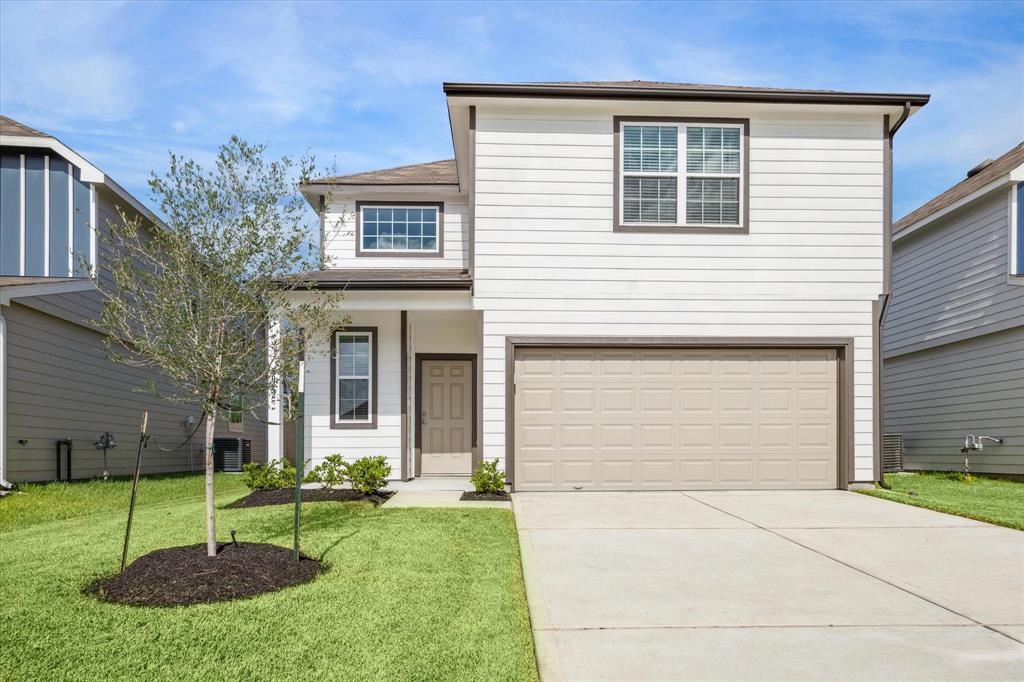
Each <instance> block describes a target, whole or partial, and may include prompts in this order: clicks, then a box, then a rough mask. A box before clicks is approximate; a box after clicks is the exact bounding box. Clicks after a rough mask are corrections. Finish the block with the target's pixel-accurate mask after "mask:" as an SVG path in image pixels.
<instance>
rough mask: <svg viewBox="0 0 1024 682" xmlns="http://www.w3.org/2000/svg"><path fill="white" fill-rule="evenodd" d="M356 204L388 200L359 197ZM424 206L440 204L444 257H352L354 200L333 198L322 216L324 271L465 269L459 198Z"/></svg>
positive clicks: (462, 212)
mask: <svg viewBox="0 0 1024 682" xmlns="http://www.w3.org/2000/svg"><path fill="white" fill-rule="evenodd" d="M420 199H422V197H420V198H419V199H417V198H412V197H403V198H402V201H417V200H420ZM359 200H360V201H373V202H375V203H377V202H379V203H382V204H386V203H388V202H389V201H391V200H392V198H391V197H387V198H378V197H377V196H364V197H359ZM423 201H424V203H437V202H439V201H443V202H444V232H443V235H444V255H443V257H441V258H430V257H413V258H401V257H395V258H389V257H384V256H356V199H355V198H350V197H334V198H332V199H331V201H330V202H328V203H327V211H326V214H325V216H324V256H325V258H326V260H327V267H329V268H337V269H347V268H462V269H465V268H468V267H469V256H468V254H469V246H468V243H469V236H468V232H467V231H466V216H467V214H468V212H469V207H468V205H467V203H466V200H465V199H462V198H457V197H456V198H453V197H448V198H435V199H429V200H423Z"/></svg>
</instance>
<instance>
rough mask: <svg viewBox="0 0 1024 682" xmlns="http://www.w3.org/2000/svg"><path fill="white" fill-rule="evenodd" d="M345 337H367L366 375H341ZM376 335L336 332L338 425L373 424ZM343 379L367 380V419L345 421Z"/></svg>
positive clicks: (335, 378) (336, 417) (335, 360)
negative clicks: (342, 403)
mask: <svg viewBox="0 0 1024 682" xmlns="http://www.w3.org/2000/svg"><path fill="white" fill-rule="evenodd" d="M344 336H348V337H353V336H365V337H366V338H367V341H368V345H367V349H366V352H367V353H368V357H369V359H368V361H367V363H366V374H365V375H362V374H342V373H341V338H342V337H344ZM374 341H375V339H374V333H373V332H369V331H336V332H334V370H335V376H334V379H333V381H334V383H335V386H336V388H335V391H334V393H335V395H334V421H336V422H337V423H338V424H344V425H349V424H372V423H373V415H374V407H375V406H374V404H373V369H374V368H373V363H374V353H373V344H374ZM343 379H366V419H345V418H343V417H342V415H341V381H342V380H343Z"/></svg>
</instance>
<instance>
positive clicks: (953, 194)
mask: <svg viewBox="0 0 1024 682" xmlns="http://www.w3.org/2000/svg"><path fill="white" fill-rule="evenodd" d="M1022 163H1024V142H1021V143H1020V144H1018V145H1017V146H1016V147H1014V148H1013V149H1011V150H1010V151H1008V152H1006V153H1005V154H1003V155H1002V156H1000V157H999V158H998V159H996V160H995V161H993V162H992V163H990V164H989V165H988V166H985V167H984V168H983V169H981V170H980V171H978V172H977V173H975V174H974V175H972V176H971V177H969V178H966V179H964V180H961V181H960V182H958V183H957V184H955V185H953V186H952V187H950V188H949V189H947V190H946V191H945V192H943V193H942V194H940V195H939V196H937V197H935V198H934V199H932V200H931V201H928V202H926V203H924V204H922V205H921V206H920V207H918V208H916V209H914V210H913V211H911V212H910V213H908V214H907V215H905V216H903V217H902V218H900V219H899V220H898V221H896V223H895V225H893V231H894V232H899V231H900V230H902V229H903V228H905V227H907V226H909V225H913V224H914V223H916V222H918V221H919V220H922V219H924V218H927V217H928V216H930V215H932V214H933V213H937V212H939V211H941V210H942V209H944V208H946V207H947V206H949V205H951V204H955V203H956V202H957V201H960V200H961V199H963V198H964V197H966V196H967V195H969V194H970V193H971V192H974V191H976V190H978V189H981V188H982V187H984V186H985V185H987V184H988V183H990V182H992V181H993V180H995V179H997V178H999V177H1000V176H1003V175H1006V174H1007V173H1009V172H1010V171H1012V170H1013V169H1014V168H1016V167H1017V166H1019V165H1021V164H1022Z"/></svg>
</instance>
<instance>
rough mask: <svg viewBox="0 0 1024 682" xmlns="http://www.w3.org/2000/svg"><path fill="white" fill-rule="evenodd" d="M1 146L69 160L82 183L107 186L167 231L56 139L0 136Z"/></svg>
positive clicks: (132, 200) (127, 195)
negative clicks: (34, 149)
mask: <svg viewBox="0 0 1024 682" xmlns="http://www.w3.org/2000/svg"><path fill="white" fill-rule="evenodd" d="M0 146H5V147H32V148H36V149H49V150H51V151H53V152H55V153H57V154H59V155H60V156H62V157H64V158H65V159H67V160H68V161H69V162H71V163H72V164H73V165H74V166H76V167H77V168H78V169H79V171H80V176H79V177H80V178H81V180H82V182H89V183H93V184H100V185H105V186H106V187H109V188H110V191H112V192H113V193H114V194H116V195H117V196H119V197H120V198H121V199H123V200H124V201H125V202H126V203H127V204H128V205H129V206H131V207H132V208H133V209H135V210H136V211H138V212H139V213H141V214H142V215H143V216H144V217H145V218H146V219H147V220H150V221H152V222H153V223H154V224H155V225H157V226H158V227H161V228H164V229H166V228H167V226H166V225H165V224H164V222H163V221H162V220H160V219H159V218H157V217H156V215H155V214H154V213H153V212H152V211H150V210H149V209H148V208H146V207H145V206H144V205H143V204H142V202H140V201H139V200H138V199H136V198H135V197H134V196H132V195H131V194H130V193H129V192H128V190H126V189H125V188H123V187H121V185H119V184H117V183H116V182H114V181H113V180H112V179H111V178H109V177H107V176H106V175H105V174H104V173H103V171H101V170H100V169H99V168H97V167H96V166H94V165H92V164H91V163H89V162H88V161H86V160H85V158H84V157H83V156H82V155H80V154H79V153H78V152H76V151H75V150H73V149H71V147H68V146H67V145H66V144H64V143H63V142H61V141H60V140H58V139H57V138H55V137H28V136H24V135H0Z"/></svg>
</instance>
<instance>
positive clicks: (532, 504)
mask: <svg viewBox="0 0 1024 682" xmlns="http://www.w3.org/2000/svg"><path fill="white" fill-rule="evenodd" d="M513 506H514V508H515V512H516V522H517V524H518V527H519V539H520V543H521V546H522V553H523V569H524V575H525V579H526V590H527V597H528V599H529V604H530V617H531V620H532V623H533V629H534V638H535V642H536V647H537V654H538V661H539V664H540V668H541V677H542V679H543V680H545V681H549V682H550V681H555V680H588V681H589V680H770V679H786V680H928V681H929V682H935V681H938V680H956V681H958V682H959V681H961V680H1021V679H1024V533H1021V532H1019V531H1014V530H1010V529H1007V528H1000V527H996V526H991V525H988V524H984V523H979V522H976V521H971V520H969V519H963V518H960V517H957V516H949V515H946V514H939V513H936V512H932V511H928V510H925V509H918V508H915V507H910V506H906V505H901V504H896V503H894V502H887V501H885V500H880V499H877V498H872V497H867V496H865V495H858V494H856V493H848V492H841V491H821V492H817V491H815V492H688V493H672V492H640V493H516V495H515V496H514V502H513Z"/></svg>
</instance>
